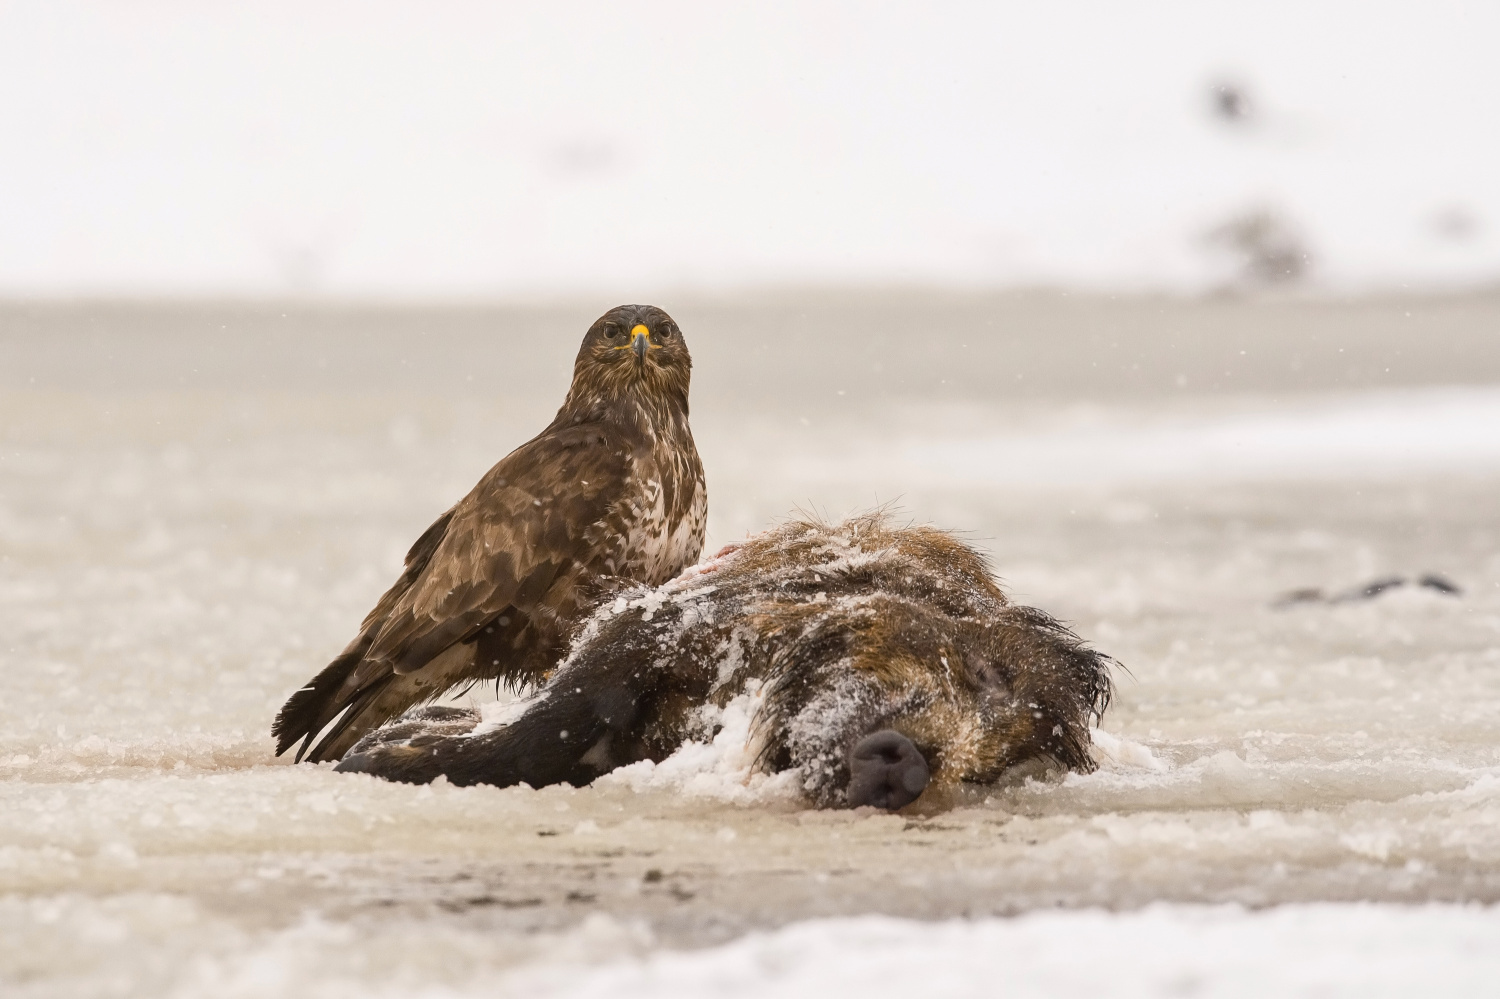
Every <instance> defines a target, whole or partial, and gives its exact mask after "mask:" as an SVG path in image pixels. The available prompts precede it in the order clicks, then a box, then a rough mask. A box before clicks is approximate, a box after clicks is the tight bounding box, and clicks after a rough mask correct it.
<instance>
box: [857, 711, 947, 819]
mask: <svg viewBox="0 0 1500 999" xmlns="http://www.w3.org/2000/svg"><path fill="white" fill-rule="evenodd" d="M849 774H850V777H849V792H848V793H849V806H850V807H851V808H858V807H859V806H861V805H874V806H875V807H876V808H885V809H890V810H894V809H897V808H900V807H901V806H902V805H909V804H911V803H912V802H913V801H916V800H917V796H918V795H920V794H921V793H922V791H923V789H925V788H926V787H927V782H928V781H929V780H930V779H931V777H932V774H931V772H930V771H929V770H928V769H927V761H926V760H924V759H923V758H922V754H921V752H920V751H918V749H917V747H916V746H915V745H913V744H912V741H911V740H910V739H908V738H907V737H906V736H904V735H902V734H901V733H900V732H895V731H892V730H891V729H888V728H887V729H882V730H881V731H879V732H871V733H870V734H869V735H867V736H865V737H864V738H863V739H861V740H859V742H857V743H855V745H854V749H853V750H852V751H851V752H850V753H849Z"/></svg>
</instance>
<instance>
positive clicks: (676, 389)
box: [271, 305, 707, 761]
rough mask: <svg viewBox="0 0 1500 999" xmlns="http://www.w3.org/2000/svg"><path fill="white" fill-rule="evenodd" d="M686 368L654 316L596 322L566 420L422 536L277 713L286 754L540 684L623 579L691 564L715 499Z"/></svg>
mask: <svg viewBox="0 0 1500 999" xmlns="http://www.w3.org/2000/svg"><path fill="white" fill-rule="evenodd" d="M523 346H524V345H523ZM691 369H692V359H691V357H690V356H689V355H688V349H687V344H685V343H684V342H683V339H682V333H681V331H680V330H679V329H678V328H677V324H676V323H674V322H673V321H672V318H671V317H670V316H668V315H667V314H666V313H665V312H663V311H661V310H660V309H658V308H655V307H654V306H649V305H622V306H620V307H619V308H616V309H611V310H610V311H609V312H607V313H605V314H604V315H603V316H602V317H601V318H600V319H599V320H598V321H597V322H596V323H594V325H593V326H591V327H590V328H589V331H588V333H587V334H586V335H585V336H584V338H583V346H582V347H581V348H580V349H579V351H578V358H577V360H576V361H575V363H574V366H573V385H572V387H571V388H570V389H569V391H568V397H567V399H566V400H565V401H564V402H563V405H562V408H561V409H560V410H558V413H557V417H556V419H554V420H553V421H552V423H551V425H549V426H548V427H547V429H546V430H543V431H542V432H541V433H540V434H538V435H537V436H536V437H534V438H532V439H531V440H530V441H528V442H527V443H525V444H523V445H521V446H520V447H518V448H516V450H514V451H512V452H511V453H510V454H509V455H508V456H507V457H506V458H505V459H504V460H502V461H501V462H500V463H499V464H497V465H496V466H495V467H494V468H492V469H490V470H489V472H487V473H486V474H485V475H484V477H483V478H482V479H480V480H479V484H478V485H476V486H475V487H474V489H473V490H472V491H471V492H470V493H469V494H468V495H467V496H465V497H464V498H463V499H461V500H459V501H458V503H457V504H456V505H455V506H454V507H453V508H452V509H450V510H449V511H448V512H447V513H445V514H443V515H442V516H441V517H439V518H438V519H437V521H436V522H435V523H434V524H433V525H432V526H431V527H429V528H428V529H427V531H426V532H425V533H424V534H423V535H422V536H421V537H420V538H418V539H417V542H416V544H414V545H413V546H412V548H411V551H410V552H408V553H407V556H406V570H405V572H403V573H402V575H401V578H400V579H399V580H397V581H396V584H395V585H394V586H392V587H391V588H390V590H388V591H387V592H386V594H385V596H383V597H381V598H380V602H379V603H377V604H376V605H375V609H374V610H372V611H371V612H370V614H369V616H367V617H366V618H365V620H364V624H363V625H362V626H361V627H360V631H359V634H358V635H357V636H355V638H354V640H353V641H352V642H350V643H349V646H348V647H347V648H346V649H344V651H343V652H342V653H341V654H340V655H339V656H338V658H336V659H334V660H333V662H331V663H329V664H328V666H327V668H325V669H324V670H323V671H322V672H321V673H319V674H318V675H317V676H316V677H314V678H313V679H312V681H311V682H309V683H308V685H307V686H305V687H303V688H302V689H301V690H298V691H297V692H296V693H295V694H293V695H292V696H291V698H290V699H289V700H288V701H287V702H286V705H285V706H283V707H282V709H281V713H280V714H279V715H278V716H277V718H276V723H275V725H274V726H273V727H272V730H271V731H272V734H273V735H274V736H275V737H276V740H277V744H276V752H277V754H278V755H279V754H281V753H284V752H286V751H287V750H288V749H289V748H291V747H292V745H294V744H295V743H296V742H297V740H299V739H301V740H302V746H301V748H300V749H299V750H298V752H297V758H298V759H299V760H301V759H304V758H306V759H308V760H313V761H319V760H333V759H338V758H339V757H341V756H342V755H343V754H344V752H345V751H346V750H347V749H348V748H349V747H350V746H351V745H353V744H354V742H355V741H356V740H358V739H359V738H360V736H362V735H364V734H365V733H366V732H369V731H370V730H372V729H374V728H375V727H376V726H378V725H380V724H382V723H383V722H385V721H387V720H388V719H390V718H393V717H395V716H397V715H399V714H401V713H402V712H403V711H405V710H407V709H408V708H410V707H411V706H412V705H414V704H417V703H420V702H422V701H427V700H430V699H432V698H434V697H436V696H438V695H440V694H442V693H443V692H444V691H447V690H449V689H450V688H452V687H454V686H455V685H457V684H463V683H476V682H480V681H485V680H496V681H504V682H506V683H509V684H512V685H516V686H519V685H523V684H530V683H537V682H540V681H541V680H542V679H543V677H545V676H546V674H547V672H548V671H549V670H551V669H552V668H553V667H554V666H555V665H556V664H557V661H558V659H559V658H561V657H562V655H563V654H564V653H565V652H566V651H567V647H568V643H569V641H570V640H571V638H572V636H573V632H574V629H575V626H576V625H577V624H578V621H579V618H580V617H581V615H582V613H583V612H584V611H586V610H587V609H589V608H591V607H592V606H593V605H594V603H595V602H596V601H597V600H598V598H599V595H600V594H601V592H603V591H604V590H605V589H607V588H608V587H609V586H610V585H612V581H622V580H623V581H625V582H626V583H643V584H646V585H657V584H660V583H663V582H665V581H666V580H669V579H671V578H672V577H673V576H675V575H677V574H678V573H679V572H680V571H682V569H683V567H684V566H687V565H690V564H692V563H693V562H694V561H696V560H697V558H698V555H699V553H700V552H701V550H702V548H703V528H704V522H705V519H706V515H707V498H706V493H705V489H704V483H703V466H702V465H701V464H700V463H699V460H698V452H697V449H696V448H695V447H694V445H693V435H692V433H691V431H690V430H689V428H688V381H689V376H690V373H691ZM325 728H327V729H328V731H327V733H326V734H325V735H323V738H322V740H321V741H320V742H318V743H317V745H316V746H313V748H312V750H311V751H309V750H308V747H309V746H310V745H312V742H313V740H314V739H315V738H316V737H317V736H318V734H319V733H320V732H323V730H324V729H325Z"/></svg>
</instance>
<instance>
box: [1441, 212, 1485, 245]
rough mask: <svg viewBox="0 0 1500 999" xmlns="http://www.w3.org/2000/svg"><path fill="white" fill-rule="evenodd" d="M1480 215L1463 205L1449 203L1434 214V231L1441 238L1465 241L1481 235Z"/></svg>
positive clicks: (1459, 241) (1458, 241) (1456, 241)
mask: <svg viewBox="0 0 1500 999" xmlns="http://www.w3.org/2000/svg"><path fill="white" fill-rule="evenodd" d="M1482 228H1483V226H1482V225H1481V224H1480V221H1479V216H1478V215H1476V214H1475V213H1474V212H1473V211H1472V210H1471V209H1469V208H1467V207H1465V206H1463V205H1449V206H1448V207H1446V208H1444V209H1442V210H1441V211H1439V212H1437V213H1435V214H1434V215H1433V216H1432V231H1433V233H1434V234H1435V235H1437V236H1438V237H1439V238H1441V239H1444V240H1448V241H1449V242H1453V243H1464V242H1468V241H1469V240H1471V239H1473V238H1474V237H1475V236H1477V235H1479V232H1480V230H1481V229H1482Z"/></svg>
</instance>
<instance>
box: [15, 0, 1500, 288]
mask: <svg viewBox="0 0 1500 999" xmlns="http://www.w3.org/2000/svg"><path fill="white" fill-rule="evenodd" d="M1496 37H1500V9H1497V8H1496V7H1495V6H1494V5H1492V4H1483V3H1464V2H1433V3H1392V2H1375V3H1356V2H1324V3H1317V4H1307V3H1298V2H1290V0H1268V2H1264V3H1257V4H1230V3H1172V2H1154V3H1143V4H1128V5H1126V4H1114V3H1104V2H1099V3H1089V2H1065V3H1058V4H1047V5H1029V4H990V3H957V2H956V3H941V4H933V5H923V6H922V7H921V8H920V9H918V8H917V7H913V6H911V5H903V4H887V3H873V4H871V3H852V2H851V3H837V2H825V0H819V2H799V3H767V4H755V5H743V6H729V7H725V6H721V5H704V4H698V3H671V2H659V0H658V2H647V3H634V4H629V5H621V4H608V3H570V4H495V3H464V2H454V3H444V4H441V5H437V6H433V7H422V8H418V7H416V6H413V5H409V4H401V3H391V2H373V3H355V2H348V3H340V2H327V3H316V4H304V3H283V2H263V3H256V4H210V5H203V4H190V3H162V2H149V0H148V2H132V3H127V4H119V3H74V2H60V3H26V2H9V3H6V4H4V5H3V6H0V93H3V94H4V95H5V96H4V99H3V100H0V136H3V142H0V293H5V294H9V295H13V296H14V295H22V296H33V295H74V294H83V295H124V296H150V295H173V296H177V295H194V296H202V295H232V296H267V295H296V296H337V297H345V296H358V297H376V298H381V299H391V298H399V299H413V298H415V299H433V298H450V297H462V298H469V299H473V298H481V299H492V298H495V297H524V298H533V297H536V296H540V295H548V294H555V293H560V292H563V293H566V292H586V293H589V294H601V295H604V297H605V298H611V297H620V296H622V295H623V296H625V297H631V296H634V297H637V298H647V299H649V298H652V297H653V296H655V297H660V296H661V295H663V294H666V293H668V292H682V291H687V290H695V289H706V290H718V289H724V288H733V287H744V286H759V285H766V284H772V285H787V284H792V285H800V286H807V285H826V284H851V283H853V284H871V283H887V282H893V281H894V282H902V283H908V284H920V285H939V286H958V287H976V286H977V287H997V286H1002V287H1008V286H1018V285H1020V286H1026V285H1051V286H1063V287H1070V288H1094V289H1107V290H1114V291H1119V290H1142V289H1154V290H1173V291H1201V290H1204V289H1212V288H1218V287H1222V286H1225V285H1230V284H1237V283H1249V284H1288V285H1303V286H1308V287H1316V288H1319V289H1329V290H1340V291H1347V290H1354V289H1371V288H1380V287H1391V286H1402V287H1412V288H1435V287H1452V286H1461V285H1473V284H1479V283H1487V282H1493V281H1494V280H1495V279H1496V277H1497V276H1500V185H1497V184H1496V183H1495V182H1494V178H1495V177H1496V176H1500V131H1497V130H1496V129H1495V128H1494V127H1493V123H1494V122H1496V121H1500V63H1497V61H1496V59H1495V58H1494V45H1493V43H1494V39H1495V38H1496Z"/></svg>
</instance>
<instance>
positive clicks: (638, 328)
mask: <svg viewBox="0 0 1500 999" xmlns="http://www.w3.org/2000/svg"><path fill="white" fill-rule="evenodd" d="M638 336H643V337H645V338H646V346H648V347H650V348H651V349H652V350H660V349H661V344H659V343H652V342H651V329H650V328H649V327H648V326H647V325H646V324H645V323H636V324H635V325H634V326H632V327H630V342H628V343H623V344H621V345H620V346H618V347H616V348H615V350H630V349H631V348H632V347H634V346H635V338H636V337H638Z"/></svg>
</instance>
